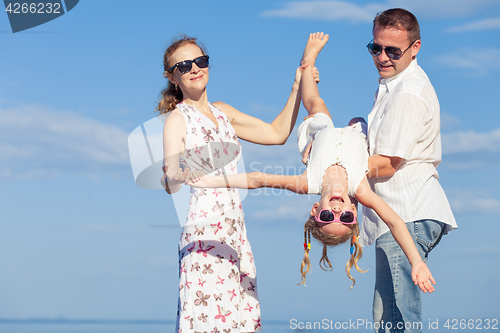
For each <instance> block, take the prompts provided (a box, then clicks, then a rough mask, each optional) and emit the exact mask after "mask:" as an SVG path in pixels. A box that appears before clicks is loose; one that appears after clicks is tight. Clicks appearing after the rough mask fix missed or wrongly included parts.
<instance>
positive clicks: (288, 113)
mask: <svg viewBox="0 0 500 333" xmlns="http://www.w3.org/2000/svg"><path fill="white" fill-rule="evenodd" d="M302 70H303V67H299V68H298V69H297V72H296V75H295V81H294V83H293V85H292V91H291V93H290V96H289V97H288V100H287V102H286V104H285V107H284V108H283V110H282V111H281V113H280V114H279V115H278V116H277V117H276V118H275V119H274V120H273V122H272V123H271V124H268V123H266V122H264V121H262V120H260V119H258V118H255V117H252V116H250V115H248V114H245V113H243V112H240V111H238V110H237V109H235V108H234V107H232V106H231V105H229V104H226V103H223V102H215V103H213V104H214V105H215V106H217V107H218V108H219V109H220V110H221V111H222V112H224V113H225V114H226V115H227V116H228V118H229V120H230V121H231V125H232V126H233V128H234V130H235V132H236V135H237V136H238V137H239V138H240V139H243V140H246V141H250V142H253V143H258V144H262V145H282V144H284V143H285V142H286V140H287V139H288V137H289V136H290V133H291V132H292V130H293V127H294V126H295V121H296V120H297V115H298V112H299V107H300V91H299V84H300V77H301V74H302Z"/></svg>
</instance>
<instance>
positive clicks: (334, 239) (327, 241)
mask: <svg viewBox="0 0 500 333" xmlns="http://www.w3.org/2000/svg"><path fill="white" fill-rule="evenodd" d="M351 201H352V202H356V205H357V201H356V200H355V199H354V200H353V199H352V198H351ZM311 234H312V236H313V237H314V238H315V239H317V240H318V241H320V242H321V243H323V254H322V256H321V259H320V260H319V267H321V269H322V270H324V271H331V270H333V267H332V264H331V262H330V259H328V248H327V246H336V245H339V244H343V243H345V242H346V241H347V240H349V239H351V257H350V259H349V260H348V261H347V264H346V266H345V271H346V273H347V276H348V277H349V279H351V281H352V286H351V288H352V287H354V285H355V284H356V280H355V279H354V278H353V277H352V276H351V268H352V266H354V267H356V269H357V270H358V272H361V273H366V272H367V271H368V270H365V271H363V270H362V269H361V268H359V266H358V261H359V259H361V256H362V255H363V248H362V247H361V245H359V243H358V241H357V240H358V237H359V223H356V224H354V227H353V228H351V229H350V231H349V232H347V233H345V234H343V235H328V234H326V233H324V232H323V230H322V229H321V228H320V227H318V225H317V224H316V220H315V219H314V216H311V217H309V219H308V220H307V222H306V223H305V224H304V258H303V259H302V263H301V265H300V274H301V275H302V277H301V283H299V285H301V284H303V285H306V274H307V273H308V272H309V271H310V270H311V261H310V259H309V251H310V250H311Z"/></svg>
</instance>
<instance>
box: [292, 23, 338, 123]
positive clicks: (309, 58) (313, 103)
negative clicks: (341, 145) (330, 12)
mask: <svg viewBox="0 0 500 333" xmlns="http://www.w3.org/2000/svg"><path fill="white" fill-rule="evenodd" d="M328 38H329V36H328V35H325V34H324V33H322V32H316V33H312V34H310V35H309V39H308V40H307V44H306V48H305V49H304V54H303V55H302V60H301V64H308V65H309V66H308V67H307V68H305V69H304V71H303V73H302V79H301V83H300V84H301V98H302V103H303V104H304V107H305V108H306V110H307V112H308V113H309V115H313V114H315V113H325V114H326V115H327V116H329V117H330V118H331V116H330V112H328V109H327V108H326V106H325V103H324V101H323V99H322V98H321V97H320V96H319V90H318V85H317V83H316V80H315V79H314V75H313V72H312V68H313V67H314V65H315V63H316V58H317V57H318V54H319V52H320V51H321V50H322V49H323V47H324V46H325V44H326V42H328Z"/></svg>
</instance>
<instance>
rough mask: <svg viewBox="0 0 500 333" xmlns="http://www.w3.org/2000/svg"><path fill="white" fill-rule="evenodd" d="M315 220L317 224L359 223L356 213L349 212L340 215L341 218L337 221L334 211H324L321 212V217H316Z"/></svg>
mask: <svg viewBox="0 0 500 333" xmlns="http://www.w3.org/2000/svg"><path fill="white" fill-rule="evenodd" d="M314 218H315V219H316V221H317V222H320V223H332V222H340V223H342V224H355V223H357V221H356V217H355V216H354V213H353V212H350V211H348V210H346V211H343V212H342V214H340V216H339V218H338V219H336V218H335V214H334V213H333V211H331V210H329V209H323V210H322V211H320V212H319V217H317V216H316V215H315V216H314Z"/></svg>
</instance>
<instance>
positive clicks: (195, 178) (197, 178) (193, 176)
mask: <svg viewBox="0 0 500 333" xmlns="http://www.w3.org/2000/svg"><path fill="white" fill-rule="evenodd" d="M206 174H207V173H206V172H204V171H202V170H196V171H195V172H192V173H191V175H189V179H188V180H187V182H186V184H188V185H190V184H189V182H192V183H193V184H194V183H197V182H199V181H200V179H201V178H202V177H204V176H205V175H206ZM196 187H200V186H196ZM203 187H204V186H203Z"/></svg>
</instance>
